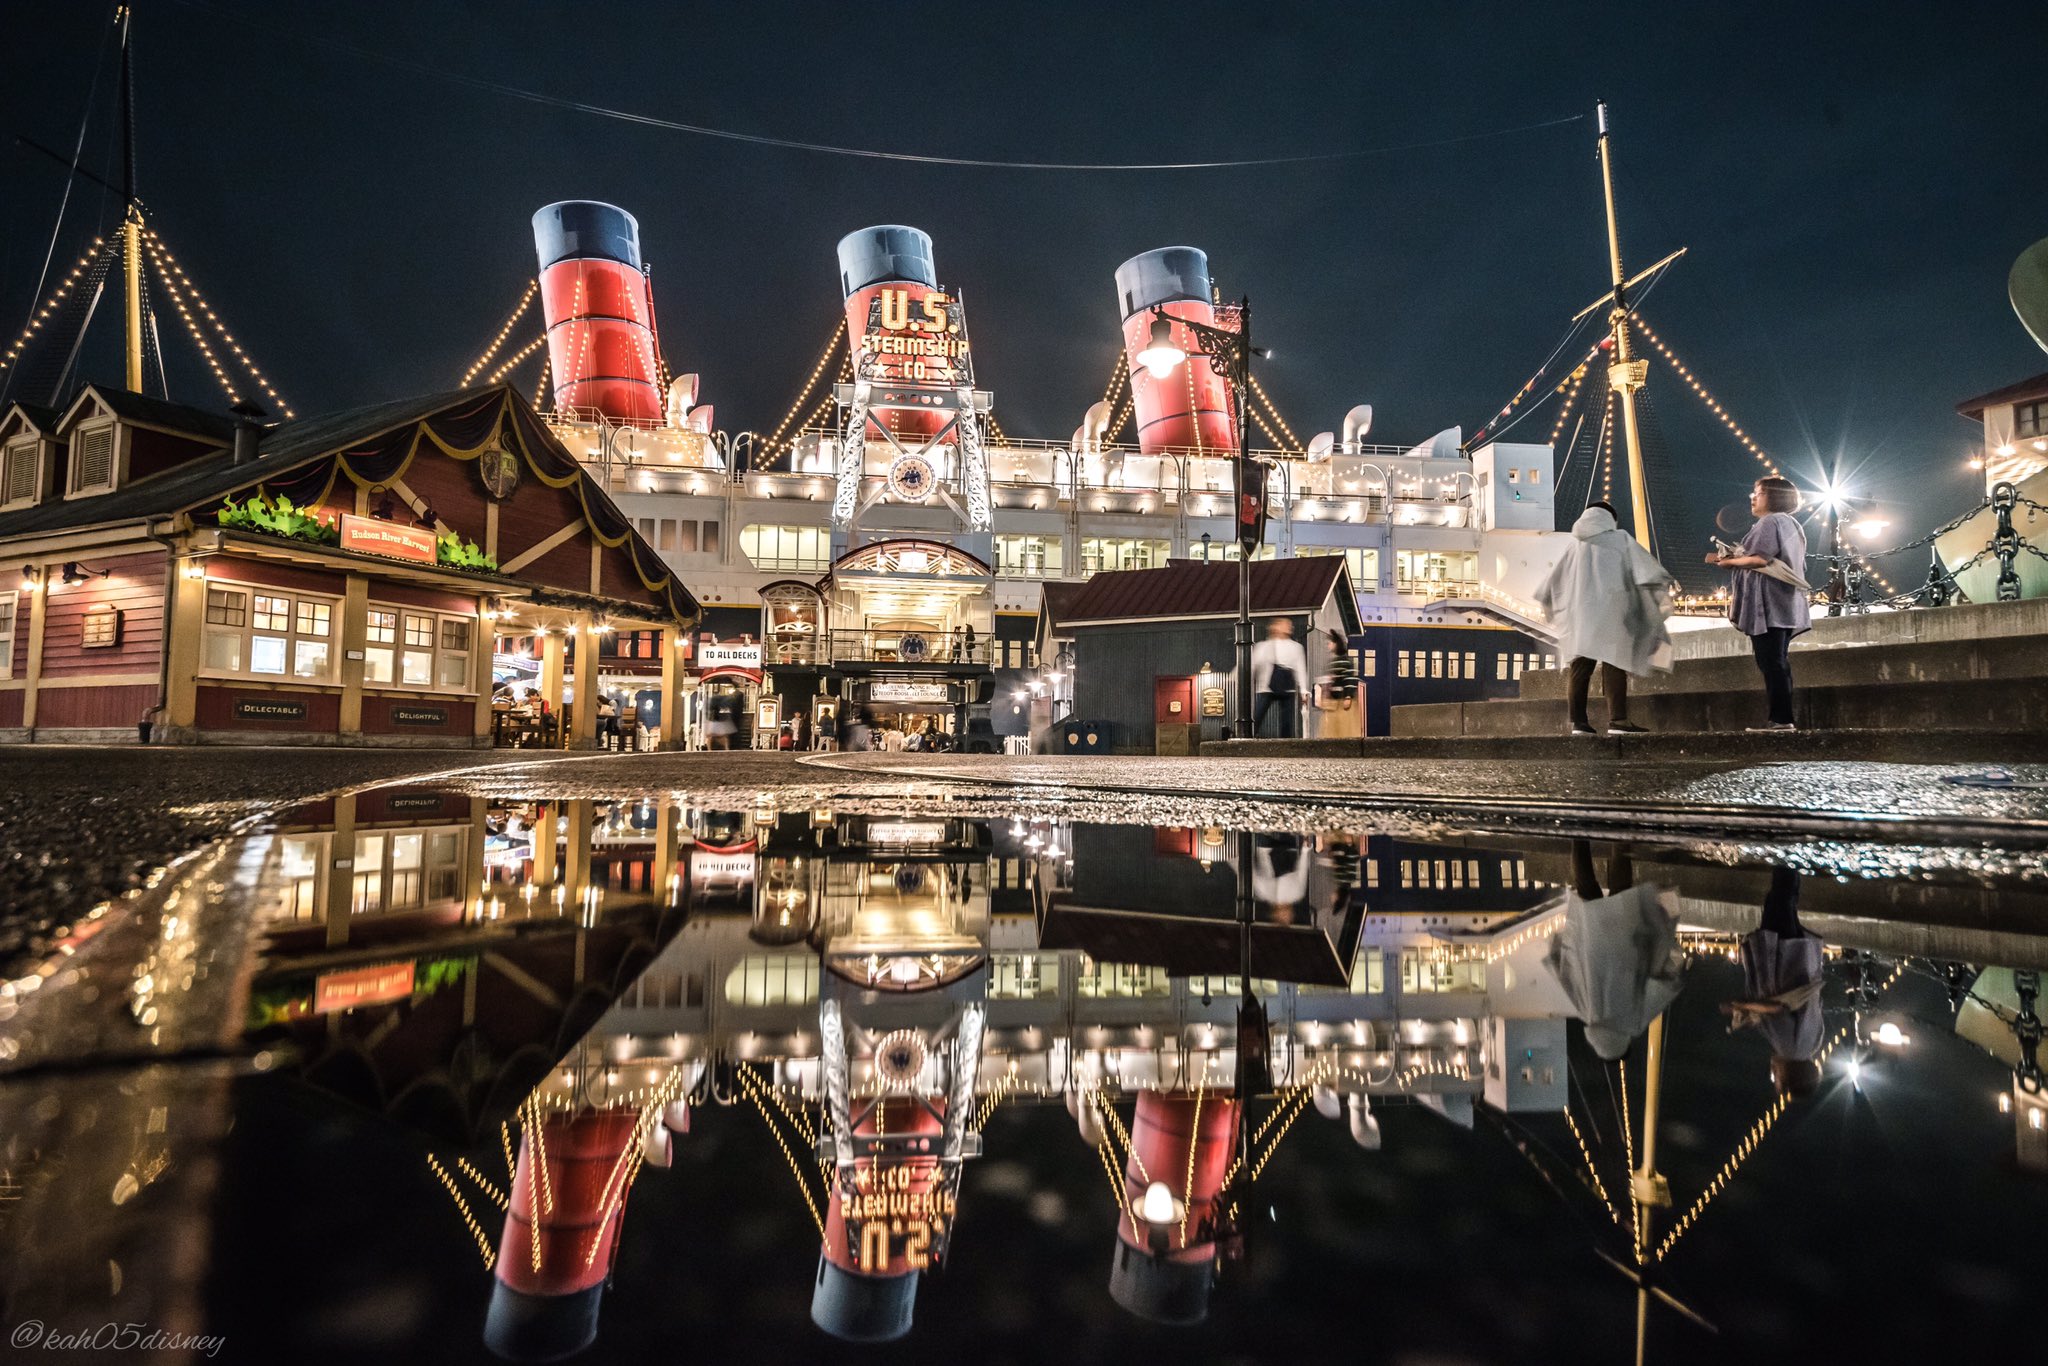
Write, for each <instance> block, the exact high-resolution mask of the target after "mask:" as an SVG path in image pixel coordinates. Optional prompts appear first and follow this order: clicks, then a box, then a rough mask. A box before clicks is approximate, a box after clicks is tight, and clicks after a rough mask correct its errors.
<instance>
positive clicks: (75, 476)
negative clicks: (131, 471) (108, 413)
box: [71, 422, 114, 493]
mask: <svg viewBox="0 0 2048 1366" xmlns="http://www.w3.org/2000/svg"><path fill="white" fill-rule="evenodd" d="M112 487H114V424H113V423H111V422H101V423H95V424H94V425H92V426H90V427H80V428H78V429H77V430H76V431H74V432H73V433H72V434H71V491H72V492H73V493H100V492H103V491H105V490H107V489H111V488H112Z"/></svg>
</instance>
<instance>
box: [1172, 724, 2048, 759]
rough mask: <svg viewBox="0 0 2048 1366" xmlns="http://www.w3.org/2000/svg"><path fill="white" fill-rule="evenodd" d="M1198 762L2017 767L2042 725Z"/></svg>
mask: <svg viewBox="0 0 2048 1366" xmlns="http://www.w3.org/2000/svg"><path fill="white" fill-rule="evenodd" d="M1201 757H1202V758H1204V759H1219V758H1220V759H1232V758H1235V759H1279V758H1305V759H1357V758H1367V759H1478V760H1485V761H1510V760H1517V759H1523V760H1534V761H1540V762H1549V761H1554V760H1559V759H1590V760H1598V761H1601V762H1607V763H1615V762H1621V763H1643V764H1658V763H1679V762H1686V763H1711V764H1716V765H1720V766H1724V767H1737V766H1742V765H1748V764H1757V763H1771V762H1774V761H1789V760H1845V761H1868V762H1883V763H1906V764H1986V765H1996V764H2017V763H2041V762H2044V761H2048V731H2043V730H2035V731H2026V732H2010V731H1994V730H1976V731H1969V730H1960V731H1959V730H1919V731H1898V730H1802V731H1779V732H1770V733H1760V734H1755V735H1751V734H1748V733H1745V732H1738V733H1735V734H1725V733H1717V732H1714V733H1703V732H1685V731H1680V732H1666V733H1661V734H1651V735H1628V736H1607V735H1594V736H1573V735H1562V734H1557V733H1554V732H1553V733H1551V734H1547V735H1514V736H1502V735H1450V736H1423V735H1418V736H1390V735H1381V736H1370V737H1367V738H1366V739H1363V740H1211V741H1209V742H1208V743H1206V744H1204V745H1203V746H1202V752H1201Z"/></svg>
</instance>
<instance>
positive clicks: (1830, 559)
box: [1807, 483, 2048, 612]
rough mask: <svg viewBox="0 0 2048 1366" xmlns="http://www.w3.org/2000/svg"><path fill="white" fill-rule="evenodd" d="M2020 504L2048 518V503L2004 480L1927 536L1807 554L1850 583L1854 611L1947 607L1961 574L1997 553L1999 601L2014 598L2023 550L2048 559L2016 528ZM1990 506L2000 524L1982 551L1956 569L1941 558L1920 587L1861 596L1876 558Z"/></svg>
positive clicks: (1939, 533) (1820, 599)
mask: <svg viewBox="0 0 2048 1366" xmlns="http://www.w3.org/2000/svg"><path fill="white" fill-rule="evenodd" d="M2022 507H2024V508H2027V509H2029V510H2030V511H2032V512H2034V513H2035V514H2037V515H2042V516H2048V505H2044V504H2041V503H2037V502H2035V501H2034V500H2033V499H2031V498H2022V497H2021V496H2020V494H2019V490H2018V489H2016V488H2014V487H2013V485H2011V484H2010V483H2001V484H1999V485H1997V486H1996V487H1995V488H1993V489H1992V490H1991V493H1990V495H1989V496H1988V497H1986V498H1985V499H1984V501H1983V502H1981V503H1978V504H1977V505H1976V506H1975V507H1972V508H1970V509H1968V510H1967V511H1965V512H1963V513H1962V514H1960V515H1959V516H1956V517H1952V518H1950V519H1949V520H1948V521H1946V522H1944V523H1942V524H1941V525H1940V526H1938V527H1936V528H1935V529H1934V530H1932V531H1930V532H1928V533H1927V534H1925V535H1924V536H1919V537H1916V538H1914V539H1913V540H1910V541H1906V542H1904V543H1903V544H1900V545H1895V546H1892V547H1891V548H1890V549H1887V550H1874V551H1861V552H1858V551H1836V552H1834V553H1833V554H1829V553H1827V552H1824V551H1815V552H1812V553H1810V554H1808V556H1807V559H1809V560H1813V561H1817V562H1818V563H1820V564H1822V565H1824V566H1826V568H1827V571H1828V572H1827V577H1828V579H1829V580H1830V581H1832V580H1833V579H1834V578H1835V577H1836V576H1837V575H1838V574H1839V575H1840V576H1841V578H1842V580H1843V582H1844V583H1845V585H1846V590H1845V592H1844V593H1843V595H1842V606H1843V608H1845V609H1846V610H1848V611H1851V612H1867V611H1869V610H1870V609H1871V608H1873V607H1890V608H1898V607H1912V606H1927V607H1946V606H1948V605H1949V604H1950V603H1951V602H1953V601H1954V600H1955V596H1956V591H1957V590H1956V578H1957V576H1958V575H1961V574H1963V573H1965V572H1966V571H1968V570H1971V569H1974V568H1976V567H1977V566H1978V565H1980V564H1982V563H1984V561H1985V560H1987V559H1989V558H1991V557H1992V556H1994V555H1995V556H1997V557H1998V589H1997V592H1998V601H2000V602H2013V601H2017V600H2018V598H2019V596H2020V576H2019V571H2018V570H2017V569H2015V568H2014V564H2015V562H2016V561H2017V560H2018V558H2019V555H2020V552H2022V551H2025V552H2026V553H2027V554H2029V555H2032V556H2034V557H2035V558H2036V559H2039V560H2042V561H2044V562H2048V550H2044V549H2042V548H2041V547H2040V546H2038V545H2035V544H2034V543H2033V542H2032V541H2030V540H2028V539H2027V538H2026V537H2025V536H2023V535H2021V534H2020V532H2019V530H2018V528H2016V527H2015V526H2014V525H2013V513H2014V512H2015V511H2016V510H2017V509H2019V508H2022ZM1987 509H1988V510H1990V511H1991V512H1992V513H1994V514H1995V515H1996V516H1997V518H1998V525H1997V527H1996V529H1994V530H1993V532H1992V534H1991V540H1990V543H1989V544H1987V545H1986V546H1985V547H1984V548H1983V549H1982V550H1979V551H1978V552H1977V553H1976V554H1974V555H1972V556H1971V557H1970V558H1969V559H1967V560H1964V561H1963V562H1962V563H1961V564H1958V565H1955V566H1953V567H1952V568H1943V567H1942V565H1941V564H1940V562H1939V561H1937V562H1936V563H1934V564H1933V565H1931V566H1930V567H1929V568H1928V571H1927V582H1925V583H1923V584H1921V585H1920V586H1919V587H1918V588H1914V589H1910V590H1908V591H1906V592H1903V593H1892V594H1889V595H1887V596H1885V597H1881V598H1870V599H1865V598H1864V597H1863V593H1862V590H1863V587H1864V584H1865V582H1866V581H1867V575H1868V574H1872V573H1875V569H1874V567H1873V565H1872V561H1874V560H1878V559H1883V558H1886V557H1889V556H1892V555H1903V554H1905V553H1906V552H1907V551H1910V550H1924V549H1928V548H1930V547H1932V546H1933V545H1934V543H1935V542H1936V541H1937V540H1939V539H1940V538H1941V537H1943V536H1946V535H1948V533H1950V532H1951V531H1954V530H1955V529H1956V528H1958V527H1960V526H1962V525H1963V524H1964V523H1965V522H1968V521H1970V520H1971V519H1972V518H1974V517H1976V516H1978V515H1979V514H1980V513H1983V512H1984V511H1986V510H1987ZM1813 601H1814V602H1815V603H1824V602H1827V601H1828V595H1827V590H1826V589H1824V588H1823V589H1821V590H1820V591H1818V592H1816V593H1815V594H1814V598H1813Z"/></svg>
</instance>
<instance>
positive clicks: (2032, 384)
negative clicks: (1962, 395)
mask: <svg viewBox="0 0 2048 1366" xmlns="http://www.w3.org/2000/svg"><path fill="white" fill-rule="evenodd" d="M2040 398H2048V374H2039V375H2036V376H2034V377H2033V378H2032V379H2023V380H2021V381H2020V382H2019V383H2018V384H2008V385H2006V386H2005V387H2004V388H2003V389H1993V390H1992V391H1991V392H1990V393H1988V394H1979V395H1977V397H1975V398H1966V399H1964V400H1963V401H1962V402H1961V403H1958V404H1957V405H1956V411H1957V412H1959V413H1961V414H1962V415H1963V416H1964V417H1967V418H1970V419H1971V420H1973V421H1978V420H1982V418H1983V416H1984V410H1985V409H1986V408H1996V407H1999V406H2000V405H2002V404H2006V403H2032V402H2033V401H2034V400H2035V399H2040Z"/></svg>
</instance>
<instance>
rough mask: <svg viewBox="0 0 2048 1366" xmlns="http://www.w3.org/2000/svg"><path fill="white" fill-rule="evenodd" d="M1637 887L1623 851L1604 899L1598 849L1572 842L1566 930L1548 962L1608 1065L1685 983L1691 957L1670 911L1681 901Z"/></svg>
mask: <svg viewBox="0 0 2048 1366" xmlns="http://www.w3.org/2000/svg"><path fill="white" fill-rule="evenodd" d="M1634 883H1635V876H1634V869H1633V867H1632V865H1631V864H1630V862H1629V857H1628V855H1627V854H1625V853H1621V852H1619V851H1617V852H1616V853H1615V855H1614V857H1613V858H1612V859H1611V860H1610V861H1609V863H1608V872H1607V885H1608V894H1607V895H1606V896H1602V895H1601V894H1600V883H1599V882H1598V880H1597V879H1596V878H1595V877H1594V875H1593V850H1592V846H1591V845H1589V844H1587V843H1586V841H1584V840H1574V841H1572V887H1571V889H1570V890H1569V891H1567V892H1566V893H1565V910H1564V928H1563V929H1561V930H1559V931H1558V933H1557V937H1556V938H1555V939H1553V940H1551V941H1550V953H1549V956H1548V957H1547V958H1546V959H1545V960H1544V962H1545V964H1546V966H1548V967H1549V969H1550V971H1551V975H1552V976H1554V977H1556V978H1557V984H1558V985H1559V986H1560V987H1562V988H1564V994H1565V997H1566V999H1567V1000H1569V1001H1570V1002H1571V1003H1572V1009H1573V1010H1575V1011H1577V1012H1578V1015H1579V1019H1580V1020H1581V1021H1582V1022H1583V1023H1584V1024H1585V1027H1586V1042H1587V1044H1588V1045H1590V1046H1591V1047H1592V1049H1593V1051H1594V1052H1595V1053H1597V1054H1599V1055H1600V1056H1601V1057H1602V1058H1604V1059H1605V1060H1607V1061H1608V1062H1613V1061H1614V1060H1615V1059H1616V1058H1619V1057H1620V1056H1622V1054H1624V1053H1626V1052H1628V1049H1629V1044H1630V1043H1631V1042H1632V1041H1633V1040H1634V1039H1635V1037H1636V1036H1637V1035H1639V1034H1641V1033H1642V1032H1643V1031H1644V1030H1646V1029H1648V1028H1649V1027H1650V1021H1652V1020H1654V1019H1656V1018H1657V1017H1658V1016H1659V1015H1662V1014H1663V1013H1664V1009H1665V1007H1666V1006H1669V1005H1670V1004H1671V1002H1672V1001H1673V1000H1675V999H1677V996H1678V991H1679V988H1680V987H1681V986H1682V985H1683V984H1684V983H1683V974H1684V971H1685V950H1684V948H1683V947H1681V946H1680V944H1679V942H1678V917H1677V915H1676V914H1675V913H1674V912H1673V909H1672V907H1673V905H1674V904H1675V902H1676V900H1677V898H1676V896H1675V894H1673V893H1671V892H1668V891H1665V890H1663V889H1662V888H1659V887H1657V886H1656V885H1655V884H1654V883H1644V884H1643V885H1642V886H1640V887H1638V886H1636V885H1634Z"/></svg>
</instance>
